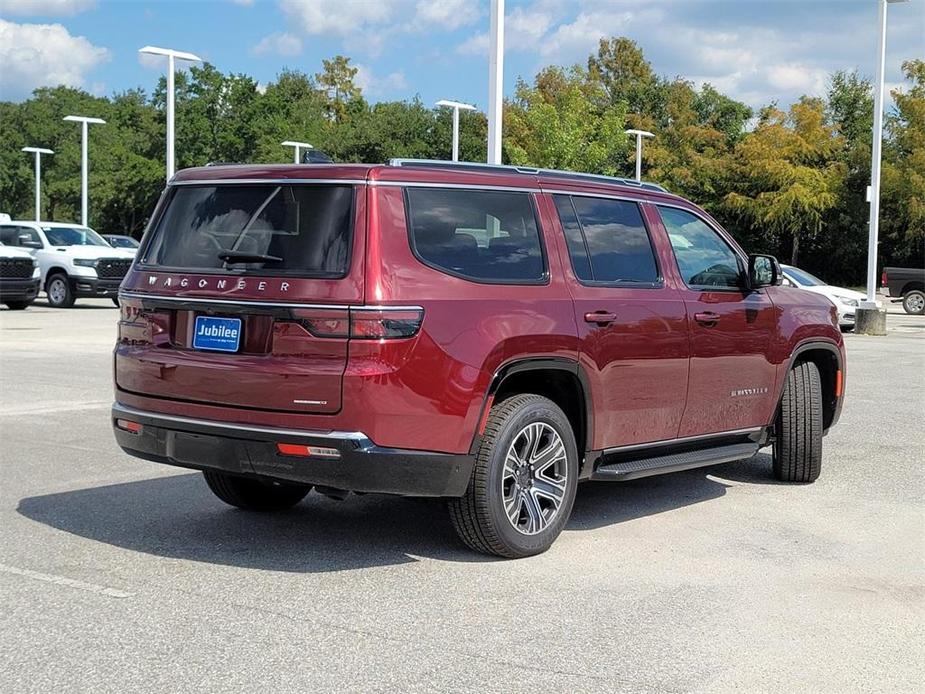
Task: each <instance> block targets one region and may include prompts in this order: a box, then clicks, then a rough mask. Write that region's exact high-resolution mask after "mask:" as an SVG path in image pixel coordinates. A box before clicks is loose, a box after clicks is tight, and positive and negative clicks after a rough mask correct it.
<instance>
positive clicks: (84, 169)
mask: <svg viewBox="0 0 925 694" xmlns="http://www.w3.org/2000/svg"><path fill="white" fill-rule="evenodd" d="M64 120H66V121H71V122H72V123H80V134H81V140H80V223H81V224H83V225H84V226H88V224H89V222H88V217H89V213H88V210H87V208H88V205H87V197H88V196H87V177H88V174H89V170H90V162H89V160H88V157H87V130H88V129H89V128H88V126H89V124H90V123H101V124H102V123H105V122H106V121H104V120H103V119H102V118H88V117H86V116H65V117H64Z"/></svg>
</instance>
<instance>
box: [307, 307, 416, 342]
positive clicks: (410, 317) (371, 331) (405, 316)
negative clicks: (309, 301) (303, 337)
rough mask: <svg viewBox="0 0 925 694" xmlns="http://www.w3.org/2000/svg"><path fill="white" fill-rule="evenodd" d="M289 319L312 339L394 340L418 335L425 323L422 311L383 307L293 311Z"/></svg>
mask: <svg viewBox="0 0 925 694" xmlns="http://www.w3.org/2000/svg"><path fill="white" fill-rule="evenodd" d="M292 315H293V317H294V318H296V319H297V320H298V321H299V323H301V324H302V326H303V327H304V328H305V329H306V330H308V331H309V332H310V333H311V334H312V335H314V336H315V337H340V338H347V337H350V338H354V339H357V340H396V339H401V338H407V337H414V336H415V335H417V332H418V330H420V329H421V321H422V320H423V319H424V309H422V308H417V307H414V308H405V307H402V308H389V307H382V306H375V307H367V306H359V307H353V308H350V309H326V308H317V309H308V308H306V309H301V308H298V309H293V310H292Z"/></svg>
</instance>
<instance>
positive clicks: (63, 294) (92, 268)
mask: <svg viewBox="0 0 925 694" xmlns="http://www.w3.org/2000/svg"><path fill="white" fill-rule="evenodd" d="M0 243H3V244H4V245H5V246H13V247H17V246H18V247H20V248H22V249H24V250H27V251H29V252H30V253H31V254H32V256H33V257H34V258H35V260H36V261H37V262H38V266H39V270H40V273H41V287H42V288H43V289H44V290H45V293H46V294H47V295H48V303H49V304H50V305H51V306H54V307H57V308H68V307H70V306H73V304H74V301H75V300H76V299H77V298H79V297H109V298H111V299H112V301H113V303H115V304H117V305H118V293H119V285H120V284H121V283H122V278H123V277H125V273H126V272H128V269H129V268H130V267H131V265H132V262H133V260H134V259H135V253H134V251H131V250H126V249H121V248H113V247H112V246H110V245H109V244H108V243H107V242H106V240H105V239H103V237H102V236H100V235H99V234H97V233H96V232H95V231H93V229H91V228H89V227H85V226H81V225H79V224H67V223H61V222H26V221H0Z"/></svg>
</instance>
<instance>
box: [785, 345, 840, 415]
mask: <svg viewBox="0 0 925 694" xmlns="http://www.w3.org/2000/svg"><path fill="white" fill-rule="evenodd" d="M802 361H811V362H812V363H814V364H815V365H816V368H817V369H819V377H820V379H821V381H822V429H823V433H827V432H828V430H829V429H830V428H831V427H833V426H834V425H835V424H836V423H837V422H838V418H839V416H840V415H841V408H842V402H843V400H844V397H843V395H844V383H845V363H844V358H843V356H842V352H841V350H839V348H838V346H837V345H836V344H835V343H832V342H824V341H821V340H814V341H808V342H803V343H801V344H799V345H797V347H796V348H795V349H794V350H793V352H792V353H791V355H790V360H789V362H788V363H787V370H786V371H785V372H784V378H782V379H781V384H780V390H779V392H778V394H777V405H776V406H775V407H774V412H773V414H772V420H771V423H770V426H773V425H774V421H775V419H776V418H777V411H778V409H779V408H780V403H781V400H782V399H783V397H784V388H785V387H786V385H787V374H789V373H790V372H791V371H792V370H793V367H794V366H795V365H796V364H798V363H799V362H802ZM839 373H841V383H840V384H839V382H838V381H839V376H838V374H839ZM839 390H841V392H839Z"/></svg>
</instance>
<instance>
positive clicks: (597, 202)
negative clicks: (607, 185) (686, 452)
mask: <svg viewBox="0 0 925 694" xmlns="http://www.w3.org/2000/svg"><path fill="white" fill-rule="evenodd" d="M552 198H553V202H554V204H555V208H556V211H557V213H558V218H559V221H560V223H561V225H562V229H563V231H564V234H565V240H566V248H567V253H568V256H569V258H570V261H571V262H570V266H569V267H570V270H571V273H572V275H573V281H571V282H570V283H569V284H570V288H571V293H572V297H573V302H574V308H575V314H576V315H575V321H576V323H577V327H578V337H579V351H580V359H581V362H582V365H583V366H584V369H585V372H586V373H587V374H588V377H589V378H590V379H591V380H592V381H593V382H592V384H591V386H592V387H591V390H592V396H593V400H594V447H595V448H598V449H600V448H612V447H617V446H626V445H631V444H637V443H648V442H653V441H663V440H667V439H673V438H674V437H675V436H676V435H677V432H678V425H679V423H680V421H681V416H682V413H683V411H684V403H685V398H686V395H687V369H688V356H689V350H690V345H689V341H688V333H687V320H686V314H685V310H684V302H683V300H682V299H681V297H680V295H679V292H678V290H677V289H675V288H674V287H670V286H668V285H666V282H665V280H664V275H663V272H662V269H661V267H660V263H659V261H658V255H659V254H658V253H656V250H655V247H654V246H653V239H652V237H651V235H650V234H649V230H648V229H647V227H646V224H645V222H644V220H643V217H642V213H641V209H640V205H639V203H638V202H636V201H634V200H621V199H616V198H609V197H600V196H591V195H582V194H580V193H574V194H561V193H557V194H554V195H553V196H552Z"/></svg>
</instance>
